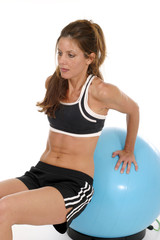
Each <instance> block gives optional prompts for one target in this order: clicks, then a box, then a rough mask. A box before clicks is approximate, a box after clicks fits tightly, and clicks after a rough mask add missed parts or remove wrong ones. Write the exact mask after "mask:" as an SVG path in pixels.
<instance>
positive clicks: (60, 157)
mask: <svg viewBox="0 0 160 240" xmlns="http://www.w3.org/2000/svg"><path fill="white" fill-rule="evenodd" d="M95 81H96V79H95V78H94V79H93V80H92V82H91V84H90V86H89V88H88V92H87V104H88V106H89V108H90V110H91V111H93V114H94V113H95V114H97V115H95V116H98V115H99V117H100V118H102V119H104V116H105V115H106V114H107V112H108V109H106V108H105V106H102V104H101V103H99V102H98V101H97V100H95V99H93V98H92V95H91V88H92V87H93V84H94V82H95ZM67 100H68V99H67ZM67 102H68V101H67ZM69 102H70V103H72V102H74V99H69ZM71 105H72V104H69V106H70V107H71ZM98 138H99V136H98V135H97V136H96V134H95V135H94V134H92V136H91V137H90V136H87V137H83V135H81V136H80V137H79V136H78V135H77V136H76V137H75V136H74V134H73V135H72V134H70V135H68V134H63V133H62V132H61V131H59V132H55V131H54V130H53V129H52V130H50V132H49V137H48V141H47V146H46V150H45V152H44V153H43V154H42V156H41V159H40V160H41V161H43V162H45V163H48V164H51V165H55V166H59V167H63V168H69V169H73V170H77V171H82V172H84V173H86V174H88V175H90V176H91V177H93V175H94V161H93V155H94V150H95V147H96V144H97V141H98Z"/></svg>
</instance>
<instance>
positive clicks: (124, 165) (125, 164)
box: [121, 162, 127, 173]
mask: <svg viewBox="0 0 160 240" xmlns="http://www.w3.org/2000/svg"><path fill="white" fill-rule="evenodd" d="M126 166H127V162H124V163H123V165H122V168H121V173H124V170H125V168H126Z"/></svg>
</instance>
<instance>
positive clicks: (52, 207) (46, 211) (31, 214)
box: [0, 187, 71, 240]
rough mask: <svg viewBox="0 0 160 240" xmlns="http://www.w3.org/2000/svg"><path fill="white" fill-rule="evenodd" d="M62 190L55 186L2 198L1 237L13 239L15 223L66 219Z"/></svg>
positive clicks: (34, 223)
mask: <svg viewBox="0 0 160 240" xmlns="http://www.w3.org/2000/svg"><path fill="white" fill-rule="evenodd" d="M70 210H71V209H66V208H65V204H64V200H63V197H62V195H61V194H60V192H59V191H58V190H57V189H56V188H53V187H44V188H39V189H36V190H30V191H23V192H20V193H15V194H12V195H8V196H6V197H4V198H2V199H1V200H0V239H5V240H11V239H12V231H11V227H12V225H14V224H31V225H48V224H51V225H54V224H59V223H63V222H65V221H66V214H67V213H68V212H69V211H70Z"/></svg>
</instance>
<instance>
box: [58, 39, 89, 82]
mask: <svg viewBox="0 0 160 240" xmlns="http://www.w3.org/2000/svg"><path fill="white" fill-rule="evenodd" d="M57 47H58V66H59V69H60V73H61V76H62V78H64V79H73V78H77V77H80V76H81V75H82V74H84V75H86V73H87V69H88V66H89V64H90V59H89V58H85V56H84V53H83V51H82V50H81V49H80V48H79V47H78V45H77V43H76V41H75V40H73V39H72V38H70V37H61V38H60V40H59V42H58V46H57Z"/></svg>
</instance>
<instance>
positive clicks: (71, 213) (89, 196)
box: [67, 188, 94, 221]
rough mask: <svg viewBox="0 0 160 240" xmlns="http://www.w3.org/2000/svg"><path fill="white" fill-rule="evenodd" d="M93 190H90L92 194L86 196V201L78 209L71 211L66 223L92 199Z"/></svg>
mask: <svg viewBox="0 0 160 240" xmlns="http://www.w3.org/2000/svg"><path fill="white" fill-rule="evenodd" d="M93 191H94V190H93V188H92V192H91V193H90V194H89V195H88V196H86V197H87V199H86V201H85V202H83V203H81V204H80V205H79V206H78V207H76V208H75V209H73V210H71V212H70V213H69V214H68V215H67V221H69V220H70V219H71V217H73V216H74V215H75V214H76V213H78V212H79V211H80V210H81V209H82V208H83V207H84V206H85V205H86V204H88V203H89V202H90V201H91V199H92V195H93Z"/></svg>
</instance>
